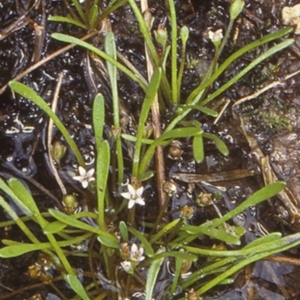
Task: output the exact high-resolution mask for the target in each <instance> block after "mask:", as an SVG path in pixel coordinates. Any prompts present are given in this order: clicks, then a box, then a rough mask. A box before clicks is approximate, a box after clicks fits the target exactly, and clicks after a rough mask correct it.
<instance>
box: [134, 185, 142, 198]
mask: <svg viewBox="0 0 300 300" xmlns="http://www.w3.org/2000/svg"><path fill="white" fill-rule="evenodd" d="M143 191H144V187H143V186H141V187H139V188H138V189H137V190H136V191H135V192H136V194H137V196H138V197H141V196H142V194H143Z"/></svg>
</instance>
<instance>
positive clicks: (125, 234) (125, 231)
mask: <svg viewBox="0 0 300 300" xmlns="http://www.w3.org/2000/svg"><path fill="white" fill-rule="evenodd" d="M119 231H120V234H121V237H122V239H123V241H124V242H128V228H127V224H126V223H125V222H124V221H120V223H119Z"/></svg>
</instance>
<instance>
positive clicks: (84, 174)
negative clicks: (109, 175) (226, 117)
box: [78, 166, 86, 176]
mask: <svg viewBox="0 0 300 300" xmlns="http://www.w3.org/2000/svg"><path fill="white" fill-rule="evenodd" d="M78 172H79V174H80V176H86V170H85V168H83V167H82V166H79V167H78Z"/></svg>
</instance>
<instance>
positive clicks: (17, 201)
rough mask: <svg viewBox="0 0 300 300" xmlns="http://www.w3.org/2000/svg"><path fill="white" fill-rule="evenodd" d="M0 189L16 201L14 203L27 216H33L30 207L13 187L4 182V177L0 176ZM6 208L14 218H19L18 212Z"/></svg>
mask: <svg viewBox="0 0 300 300" xmlns="http://www.w3.org/2000/svg"><path fill="white" fill-rule="evenodd" d="M0 189H1V190H2V191H3V192H4V193H5V194H6V195H8V196H9V197H10V198H11V199H12V200H13V201H14V203H15V204H16V205H17V206H18V207H19V208H20V209H21V211H22V212H23V213H24V214H25V215H26V216H31V215H32V213H31V211H30V210H29V209H28V207H26V206H25V205H24V203H23V202H22V201H21V200H20V199H19V198H18V197H17V196H16V195H15V194H14V193H13V191H12V190H11V188H10V187H9V186H8V185H7V184H6V183H5V182H4V180H3V179H2V178H0ZM5 203H6V202H5ZM3 208H4V207H3ZM5 210H6V211H7V212H8V213H9V214H10V216H11V218H12V219H13V220H15V219H16V218H18V216H17V215H16V213H15V212H14V211H13V210H12V209H9V210H7V209H5Z"/></svg>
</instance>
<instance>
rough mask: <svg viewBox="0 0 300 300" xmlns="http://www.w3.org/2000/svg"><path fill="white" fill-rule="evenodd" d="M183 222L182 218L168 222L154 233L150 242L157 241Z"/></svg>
mask: <svg viewBox="0 0 300 300" xmlns="http://www.w3.org/2000/svg"><path fill="white" fill-rule="evenodd" d="M179 222H181V219H175V220H173V221H172V222H170V223H168V224H166V225H165V226H164V227H163V228H162V229H161V230H160V231H158V232H157V233H156V234H154V235H153V236H152V237H151V238H150V244H153V243H155V242H156V241H157V240H159V239H160V238H161V237H162V236H164V235H165V234H167V233H169V232H170V231H171V230H173V229H174V228H175V227H176V226H177V225H178V224H179Z"/></svg>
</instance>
